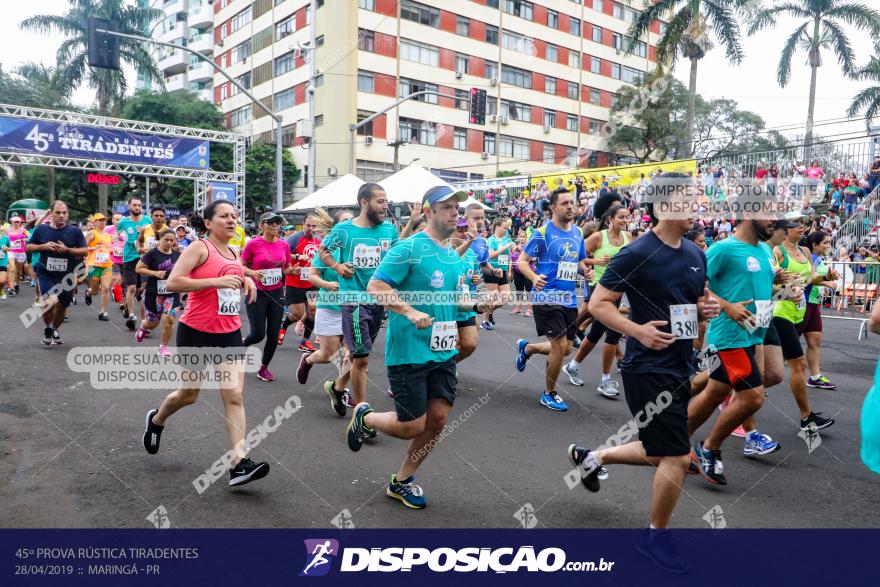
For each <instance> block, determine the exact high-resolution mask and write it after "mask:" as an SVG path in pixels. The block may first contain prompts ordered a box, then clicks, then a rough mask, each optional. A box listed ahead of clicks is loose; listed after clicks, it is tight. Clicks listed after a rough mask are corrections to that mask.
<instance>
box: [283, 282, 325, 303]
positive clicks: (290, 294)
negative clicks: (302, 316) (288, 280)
mask: <svg viewBox="0 0 880 587" xmlns="http://www.w3.org/2000/svg"><path fill="white" fill-rule="evenodd" d="M310 291H318V288H317V287H293V286H290V285H288V286H287V287H286V290H285V292H284V302H285V303H286V304H288V305H290V304H305V303H306V297H307V296H308V293H309V292H310Z"/></svg>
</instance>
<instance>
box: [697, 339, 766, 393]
mask: <svg viewBox="0 0 880 587" xmlns="http://www.w3.org/2000/svg"><path fill="white" fill-rule="evenodd" d="M716 352H717V355H718V359H719V360H718V366H717V367H715V369H713V370H712V372H711V373H710V374H709V378H710V379H714V380H715V381H720V382H721V383H724V384H726V385H729V386H731V387H732V388H733V389H735V390H736V391H745V390H746V389H755V388H758V387H760V386H761V385H762V384H763V380H762V378H761V370H760V369H759V368H758V363H757V361H755V347H754V346H749V347H745V348H739V349H724V350H720V351H716Z"/></svg>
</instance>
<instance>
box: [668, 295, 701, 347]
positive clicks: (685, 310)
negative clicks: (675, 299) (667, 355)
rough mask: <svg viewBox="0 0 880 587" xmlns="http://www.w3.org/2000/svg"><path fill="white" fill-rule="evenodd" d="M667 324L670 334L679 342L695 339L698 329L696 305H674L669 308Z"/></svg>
mask: <svg viewBox="0 0 880 587" xmlns="http://www.w3.org/2000/svg"><path fill="white" fill-rule="evenodd" d="M669 317H670V321H669V324H670V325H671V328H672V334H674V335H675V337H676V338H678V339H680V340H686V339H693V338H697V336H698V335H699V332H700V329H699V327H698V326H697V305H696V304H676V305H674V306H669Z"/></svg>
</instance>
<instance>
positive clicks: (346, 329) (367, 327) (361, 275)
mask: <svg viewBox="0 0 880 587" xmlns="http://www.w3.org/2000/svg"><path fill="white" fill-rule="evenodd" d="M386 198H387V197H386V195H385V190H384V189H382V186H380V185H379V184H377V183H365V184H363V185H362V186H361V187H360V188H359V189H358V193H357V201H358V206H360V214H359V215H358V216H356V217H355V218H352V219H351V220H346V221H345V222H340V223H339V224H337V225H336V226H334V227H333V230H331V231H330V234H328V235H327V237H326V238H325V239H324V242H323V243H321V248H320V249H319V254H320V255H321V261H323V262H324V264H326V265H328V266H330V267H331V268H333V270H334V271H336V273H338V274H339V277H340V279H339V291H340V293H341V294H342V296H343V298H344V301H343V306H342V336H343V338H344V340H345V346H346V348H348V351H349V353H350V354H351V363H352V364H351V395H352V397H350V398H349V399H348V402H347V404H348V407H350V408H353V407H354V406H355V404H358V403H361V402H363V401H365V400H366V397H367V366H368V365H369V362H370V352H371V351H372V349H373V342H374V341H375V340H376V336H377V335H378V334H379V329H380V328H381V326H382V320H383V317H384V315H385V310H384V308H383V307H382V306H381V305H379V304H376V303H367V299H368V298H367V296H366V293H367V284H368V283H369V281H370V278H371V277H373V273H374V272H375V271H376V267H378V266H379V263H380V262H381V261H382V257H383V256H384V255H385V254H386V253H387V252H388V250H389V249H390V248H391V247H392V246H394V245H395V244H396V243H397V241H398V237H397V229H396V228H394V226H393V225H392V224H391V223H390V222H388V221H386V220H385V215H386V214H387V207H388V200H387V199H386ZM337 250H338V251H340V253H339V255H338V260H337V259H335V258H334V256H333V253H335V252H336V251H337Z"/></svg>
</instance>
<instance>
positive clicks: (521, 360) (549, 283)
mask: <svg viewBox="0 0 880 587" xmlns="http://www.w3.org/2000/svg"><path fill="white" fill-rule="evenodd" d="M549 207H550V210H551V211H552V213H553V217H552V221H551V222H548V223H546V224H543V225H542V226H541V227H540V228H538V229H537V230H536V231H535V232H533V233H532V238H530V239H529V242H528V243H526V246H525V249H524V250H523V252H522V253H521V254H520V256H519V259H518V260H517V264H518V265H519V270H520V272H521V273H522V274H523V275H524V276H525V277H526V279H528V280H529V281H531V282H532V284H533V288H534V289H533V292H532V302H533V303H534V304H535V305H534V311H535V329H536V330H537V333H538V336H546V337H547V338H548V339H549V342H542V343H531V344H530V343H529V341H528V340H526V339H524V338H521V339H519V340H518V341H517V355H516V369H517V371H520V372H522V371H525V369H526V361H528V360H529V357H531V356H532V355H536V354H538V355H547V371H546V376H545V379H546V389H545V390H544V392H543V393H542V394H541V405H542V406H545V407H547V408H549V409H551V410H554V411H561V412H564V411H566V410H568V405H566V403H565V401H563V399H562V398H561V397H559V395H558V394H557V393H556V380H557V379H558V377H559V371H560V369H561V368H562V362H563V360H564V359H565V356H566V355H568V353H570V352H571V343H572V340H573V339H574V334H575V331H576V330H577V324H578V322H577V319H578V310H577V296H576V295H575V285H576V283H577V276H578V272H579V271H586V265H585V264H584V260H585V259H586V258H587V251H586V248H585V247H584V238H583V233H581V231H580V229H579V228H578V227H576V226H574V225H573V224H572V222H571V221H572V220H573V219H574V199H573V197H572V194H571V193H570V192H569V191H568V190H567V189H565V188H559V189H557V190H555V191H553V192H551V193H550V200H549ZM532 259H534V260H535V263H536V265H537V271H532V269H531V267H530V265H529V264H530V263H531V261H532Z"/></svg>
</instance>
